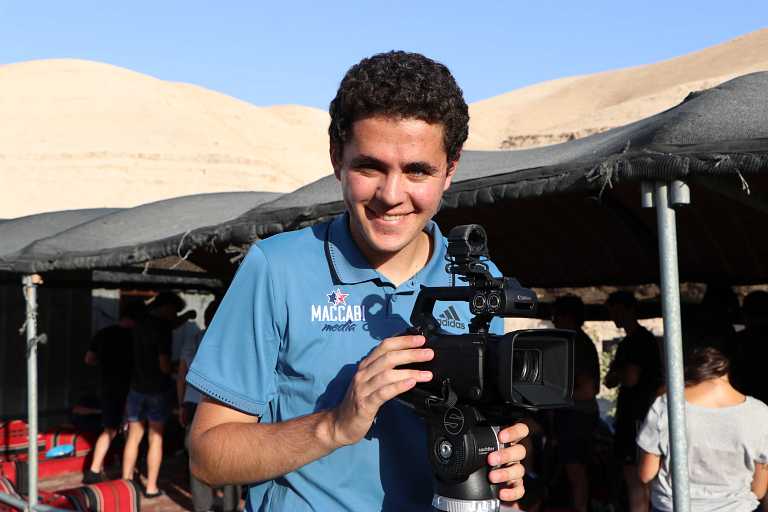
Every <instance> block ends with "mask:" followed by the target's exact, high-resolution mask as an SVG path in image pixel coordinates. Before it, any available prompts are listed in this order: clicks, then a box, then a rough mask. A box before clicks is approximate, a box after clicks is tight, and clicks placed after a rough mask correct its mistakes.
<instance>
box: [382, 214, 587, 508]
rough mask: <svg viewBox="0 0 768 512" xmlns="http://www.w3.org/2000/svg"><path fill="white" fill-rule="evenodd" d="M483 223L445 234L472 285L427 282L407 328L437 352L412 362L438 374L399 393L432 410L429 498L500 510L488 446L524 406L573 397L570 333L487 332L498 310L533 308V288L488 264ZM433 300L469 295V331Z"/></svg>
mask: <svg viewBox="0 0 768 512" xmlns="http://www.w3.org/2000/svg"><path fill="white" fill-rule="evenodd" d="M488 259H489V257H488V246H487V235H486V232H485V230H484V229H483V228H482V226H480V225H478V224H470V225H466V226H457V227H455V228H453V229H452V230H451V232H450V233H449V235H448V251H447V254H446V260H448V264H447V265H446V270H447V271H448V272H449V273H451V274H454V275H458V276H459V279H461V280H462V281H465V282H467V283H468V286H452V287H433V288H424V289H422V290H421V292H420V293H419V296H418V298H417V299H416V304H415V306H414V308H413V313H412V314H411V324H412V327H410V328H409V329H408V333H409V334H421V335H423V336H424V337H425V338H426V344H425V345H424V346H425V347H428V348H431V349H432V350H433V351H434V357H433V358H432V360H431V361H428V362H424V363H417V364H412V365H407V366H405V367H406V368H415V369H419V370H428V371H431V372H432V374H433V377H432V380H431V381H429V382H425V383H420V384H417V385H416V387H414V388H413V389H411V390H410V391H407V392H405V393H403V394H401V395H399V396H398V397H397V400H398V401H399V402H401V403H402V404H404V405H406V406H408V407H410V408H412V409H413V410H414V412H415V413H416V414H418V415H420V416H423V417H424V418H426V422H427V450H428V456H429V460H430V463H431V465H432V471H433V473H434V474H435V496H434V498H433V500H432V506H433V507H434V508H435V509H436V510H442V511H458V512H460V511H475V510H483V511H498V510H499V509H500V501H499V499H498V496H499V491H500V489H501V488H502V487H503V484H493V483H491V482H490V481H489V480H488V472H489V471H491V470H492V469H495V468H493V467H490V466H488V464H487V458H488V454H489V453H491V452H493V451H496V450H500V449H502V448H505V447H506V446H508V445H507V444H502V443H500V442H499V440H498V434H499V432H500V431H501V430H502V429H504V428H506V427H508V426H509V425H513V424H514V423H516V422H517V421H518V420H519V419H520V418H521V417H522V416H523V415H524V411H525V410H526V409H546V408H553V407H566V406H569V405H572V404H573V401H572V400H571V394H572V392H573V361H574V353H573V335H574V333H573V332H572V331H564V330H558V329H527V330H520V331H515V332H510V333H507V334H504V335H495V334H490V333H489V328H490V322H491V320H492V319H493V318H494V317H520V318H533V317H534V316H535V315H536V310H537V307H538V302H537V297H536V293H535V292H534V291H532V290H528V289H526V288H523V287H521V286H520V284H519V283H518V282H517V280H516V279H513V278H509V277H501V278H498V277H493V276H492V275H491V274H490V272H489V267H488V264H487V263H486V262H487V261H488ZM436 301H465V302H468V303H469V309H470V312H471V313H472V314H473V315H475V316H474V318H473V319H472V320H471V322H470V324H469V334H459V335H452V334H448V333H446V332H444V331H441V330H439V329H437V328H436V327H435V324H434V321H433V318H432V310H433V308H434V305H435V302H436Z"/></svg>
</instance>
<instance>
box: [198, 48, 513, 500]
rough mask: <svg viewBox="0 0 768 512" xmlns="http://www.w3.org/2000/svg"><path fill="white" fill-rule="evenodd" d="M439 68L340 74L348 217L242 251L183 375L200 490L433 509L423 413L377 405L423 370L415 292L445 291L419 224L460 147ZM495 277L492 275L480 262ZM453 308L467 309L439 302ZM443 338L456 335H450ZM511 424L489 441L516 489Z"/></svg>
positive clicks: (463, 122)
mask: <svg viewBox="0 0 768 512" xmlns="http://www.w3.org/2000/svg"><path fill="white" fill-rule="evenodd" d="M467 112H468V109H467V106H466V103H465V102H464V99H463V97H462V93H461V89H459V87H458V86H457V85H456V83H455V81H454V79H453V77H452V76H451V74H450V72H449V71H448V69H447V68H446V67H445V66H443V65H441V64H438V63H435V62H433V61H431V60H429V59H427V58H425V57H423V56H421V55H417V54H409V53H404V52H390V53H387V54H381V55H376V56H374V57H371V58H370V59H364V60H363V61H362V62H361V63H360V64H358V65H356V66H354V67H353V68H351V69H350V70H349V71H348V73H347V75H346V76H345V78H344V80H343V81H342V83H341V85H340V87H339V91H338V93H337V96H336V98H335V99H334V100H333V102H332V103H331V106H330V114H331V126H330V128H329V133H330V139H331V145H330V156H331V162H332V164H333V168H334V173H335V175H336V177H337V178H338V179H339V181H340V182H341V187H342V191H343V195H344V201H345V203H346V206H347V212H346V213H345V214H344V215H343V216H342V217H340V218H338V219H336V220H334V221H332V222H328V223H324V224H319V225H316V226H313V227H311V228H308V229H304V230H301V231H297V232H291V233H286V234H283V235H278V236H274V237H271V238H269V239H267V240H264V241H262V242H259V243H258V244H256V245H255V246H253V247H252V248H251V250H250V251H249V253H248V256H247V257H246V259H245V261H244V262H243V264H242V266H241V267H240V269H239V271H238V274H237V276H236V278H235V280H234V282H233V283H232V286H231V287H230V289H229V291H228V292H227V295H226V297H225V298H224V300H223V302H222V305H221V307H220V309H219V310H218V312H217V315H216V318H215V319H214V321H213V323H212V324H211V326H210V328H209V329H208V331H207V333H206V336H205V339H204V340H203V343H202V345H201V347H200V350H199V352H198V355H197V357H196V358H195V361H194V363H193V364H192V366H191V368H190V370H189V373H188V376H187V382H189V383H190V384H191V385H192V386H194V387H196V388H197V389H199V390H200V391H201V392H202V393H203V395H204V396H203V397H202V398H201V400H200V404H199V406H198V409H197V413H196V415H195V420H194V423H193V425H192V432H191V438H190V441H191V443H190V444H191V466H192V472H193V473H194V474H195V475H196V477H197V478H199V479H200V480H202V481H204V482H206V483H207V484H208V485H211V486H220V485H224V484H232V483H253V482H260V483H259V484H253V485H251V487H250V489H249V494H248V500H249V505H248V507H249V508H248V510H291V511H298V510H324V511H334V510H355V511H360V510H397V511H409V510H423V511H427V510H432V509H431V499H432V494H433V491H432V489H433V477H432V472H431V469H430V466H429V462H428V459H427V454H426V432H425V430H426V429H425V425H424V421H423V420H422V419H421V418H418V417H417V416H415V415H414V414H413V412H412V411H411V410H410V409H408V408H407V407H404V406H403V405H402V404H399V403H397V402H395V401H394V400H391V399H392V398H394V397H395V396H397V395H399V394H400V393H403V392H404V391H407V390H409V389H411V388H413V387H414V386H415V385H416V383H417V382H426V381H429V380H430V379H431V378H432V375H431V374H430V373H429V372H422V371H418V370H406V369H399V368H398V369H396V368H395V367H397V366H400V365H404V364H408V363H417V362H423V361H428V360H430V359H431V358H432V357H433V353H432V351H431V350H428V349H423V348H421V347H422V345H423V344H424V338H423V337H422V336H410V335H409V336H394V337H393V335H394V334H395V333H400V332H403V331H405V329H406V328H407V327H408V326H409V323H408V319H409V318H410V314H411V311H412V309H413V305H414V302H415V300H416V296H417V295H418V292H419V290H420V289H421V288H422V287H424V286H450V285H451V283H452V279H451V277H452V276H451V275H449V274H446V272H445V259H444V256H445V252H446V241H445V239H444V238H443V236H442V235H441V234H440V232H439V230H438V229H437V226H436V225H435V224H434V223H433V222H431V218H432V216H433V215H434V214H435V212H436V211H437V208H438V206H439V203H440V200H441V197H442V193H443V191H444V190H445V189H447V188H448V186H449V185H450V183H451V178H452V177H453V173H454V171H455V169H456V165H457V163H458V160H459V155H460V153H461V147H462V145H463V143H464V141H465V140H466V137H467V132H468V129H467V123H468V119H469V116H468V113H467ZM494 270H495V268H494ZM442 304H443V305H446V304H447V305H448V306H452V307H453V310H455V311H459V314H460V315H463V316H461V319H462V320H463V321H464V322H463V323H464V324H467V323H468V320H469V318H470V317H469V310H468V307H467V305H466V304H465V303H455V304H451V303H442ZM454 332H458V331H456V330H455V329H454ZM526 434H527V428H526V427H525V426H524V425H516V426H513V427H511V428H508V429H505V430H503V431H502V432H500V433H499V438H500V440H501V441H502V442H511V443H513V445H512V446H510V447H508V448H506V449H504V450H501V451H496V452H493V453H490V454H489V455H488V462H489V464H491V465H499V464H509V463H513V464H511V465H510V466H508V467H503V468H499V469H496V470H494V471H492V472H491V473H490V478H491V480H492V481H494V482H508V488H506V489H504V490H502V492H501V499H504V500H514V499H517V498H519V497H520V496H521V495H522V493H523V489H522V480H521V478H522V476H523V473H524V470H523V468H522V466H521V465H520V464H517V463H516V462H518V461H519V460H520V459H521V458H522V457H523V456H524V449H523V448H522V446H520V445H517V444H516V443H517V441H519V440H520V439H521V438H522V437H524V436H525V435H526Z"/></svg>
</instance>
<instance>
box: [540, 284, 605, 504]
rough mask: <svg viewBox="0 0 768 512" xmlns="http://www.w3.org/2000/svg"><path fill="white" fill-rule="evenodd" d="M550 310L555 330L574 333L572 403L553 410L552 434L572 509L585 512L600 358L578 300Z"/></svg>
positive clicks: (563, 299) (562, 299) (571, 298)
mask: <svg viewBox="0 0 768 512" xmlns="http://www.w3.org/2000/svg"><path fill="white" fill-rule="evenodd" d="M550 310H551V312H552V323H553V324H554V325H555V328H557V329H568V330H571V331H576V336H575V337H574V364H573V368H574V369H573V374H574V378H573V396H572V398H573V401H574V402H575V403H574V405H572V406H571V407H565V408H561V409H556V410H555V435H556V436H557V448H558V453H559V455H560V460H562V461H563V464H564V465H565V471H566V473H567V474H568V482H569V483H570V484H571V489H572V490H573V508H575V509H576V510H578V511H579V512H586V511H587V506H588V505H589V479H588V477H587V458H588V456H589V442H590V440H591V439H592V433H593V432H594V430H595V429H596V428H597V423H598V421H599V420H600V409H599V408H598V406H597V399H596V397H597V392H598V391H599V390H600V359H598V356H597V349H596V348H595V344H594V343H593V342H592V339H591V338H590V337H589V336H588V335H587V333H585V332H584V330H583V329H582V328H581V326H582V325H584V318H585V316H586V308H585V307H584V303H583V302H582V300H581V299H580V298H579V297H576V296H574V295H566V296H563V297H558V298H557V299H555V301H554V302H553V303H552V305H551V306H550Z"/></svg>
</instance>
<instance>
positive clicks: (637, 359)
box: [605, 291, 664, 512]
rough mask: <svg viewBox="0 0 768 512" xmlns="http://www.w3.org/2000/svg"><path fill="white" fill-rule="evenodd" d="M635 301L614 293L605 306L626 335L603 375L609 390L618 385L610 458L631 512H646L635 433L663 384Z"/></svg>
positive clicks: (651, 341) (658, 362)
mask: <svg viewBox="0 0 768 512" xmlns="http://www.w3.org/2000/svg"><path fill="white" fill-rule="evenodd" d="M636 304H637V301H636V300H635V296H634V294H632V293H630V292H623V291H619V292H614V293H612V294H611V295H610V296H609V297H608V301H607V302H606V307H607V308H608V313H609V314H610V317H611V320H613V323H614V324H616V327H618V328H619V329H624V332H625V333H626V334H627V335H626V337H625V338H624V340H622V342H621V343H620V344H619V346H618V348H617V349H616V357H615V358H614V360H613V363H611V367H610V368H609V369H608V373H607V374H606V376H605V385H606V386H607V387H609V388H615V387H616V386H619V397H618V400H617V402H616V435H615V437H614V443H613V457H614V458H617V459H620V460H621V464H622V466H623V474H624V481H625V482H626V484H627V491H628V494H629V510H630V512H647V510H648V504H649V499H650V488H649V487H648V484H647V483H643V482H641V481H640V478H639V477H638V476H637V464H638V463H639V461H640V453H639V448H638V447H637V443H636V442H635V438H636V437H637V432H638V430H639V429H640V425H642V423H643V420H644V419H645V414H646V413H647V412H648V408H649V407H650V405H651V401H652V400H653V398H654V396H655V395H656V392H657V391H658V389H659V388H660V387H661V386H662V385H663V384H664V377H663V375H662V371H661V356H660V355H659V346H658V344H657V343H656V338H655V337H654V336H653V334H651V333H650V332H648V330H647V329H646V328H645V327H643V326H642V325H640V324H639V323H638V322H637V313H636V312H635V307H636Z"/></svg>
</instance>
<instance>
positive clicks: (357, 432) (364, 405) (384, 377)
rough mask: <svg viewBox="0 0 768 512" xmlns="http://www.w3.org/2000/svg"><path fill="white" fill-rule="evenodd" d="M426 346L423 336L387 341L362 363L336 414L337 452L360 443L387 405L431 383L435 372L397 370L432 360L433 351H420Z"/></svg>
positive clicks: (334, 437)
mask: <svg viewBox="0 0 768 512" xmlns="http://www.w3.org/2000/svg"><path fill="white" fill-rule="evenodd" d="M424 342H425V339H424V336H411V335H409V336H399V337H396V338H387V339H385V340H384V341H382V342H381V344H380V345H379V346H378V347H376V348H375V349H373V351H372V352H371V353H370V354H369V355H368V357H366V358H365V359H363V360H362V362H361V363H360V365H359V366H358V368H357V373H356V374H355V377H354V378H353V379H352V383H351V384H350V385H349V388H348V389H347V394H346V395H345V396H344V400H342V402H341V404H340V405H339V406H338V407H336V408H334V410H333V412H334V424H333V432H332V436H333V439H334V441H335V443H337V444H338V446H337V448H338V447H341V446H347V445H351V444H354V443H357V442H358V441H360V440H361V439H362V438H363V436H365V434H366V433H367V432H368V430H369V429H370V428H371V425H372V424H373V420H374V418H376V414H377V413H378V412H379V408H380V407H381V406H382V405H384V402H386V401H387V400H390V399H392V398H394V397H396V396H397V395H399V394H400V393H403V392H405V391H408V390H409V389H411V388H412V387H414V386H415V385H416V383H417V382H428V381H430V380H431V379H432V372H426V371H420V370H406V369H395V367H396V366H401V365H404V364H409V363H420V362H423V361H429V360H431V359H432V358H433V357H434V352H433V351H432V349H424V348H419V347H421V346H422V345H424Z"/></svg>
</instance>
